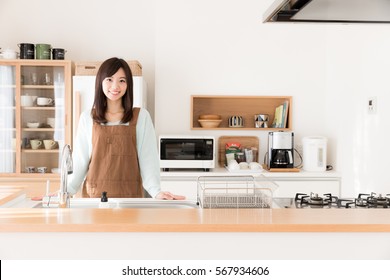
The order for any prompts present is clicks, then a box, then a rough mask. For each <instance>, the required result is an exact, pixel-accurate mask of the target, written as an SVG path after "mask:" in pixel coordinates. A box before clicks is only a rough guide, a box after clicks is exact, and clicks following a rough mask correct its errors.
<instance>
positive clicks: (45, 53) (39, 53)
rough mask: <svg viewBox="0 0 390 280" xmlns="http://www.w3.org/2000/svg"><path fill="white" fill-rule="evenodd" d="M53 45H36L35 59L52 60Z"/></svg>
mask: <svg viewBox="0 0 390 280" xmlns="http://www.w3.org/2000/svg"><path fill="white" fill-rule="evenodd" d="M50 50H51V45H49V44H36V45H35V57H36V59H50V58H51V52H50Z"/></svg>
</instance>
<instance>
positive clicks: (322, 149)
mask: <svg viewBox="0 0 390 280" xmlns="http://www.w3.org/2000/svg"><path fill="white" fill-rule="evenodd" d="M302 144H303V151H302V153H303V170H305V171H326V152H327V139H326V138H325V137H322V136H312V137H304V138H303V139H302Z"/></svg>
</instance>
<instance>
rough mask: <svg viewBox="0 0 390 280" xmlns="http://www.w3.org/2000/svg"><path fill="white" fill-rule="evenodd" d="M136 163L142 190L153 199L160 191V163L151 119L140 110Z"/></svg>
mask: <svg viewBox="0 0 390 280" xmlns="http://www.w3.org/2000/svg"><path fill="white" fill-rule="evenodd" d="M136 130H137V152H138V162H139V167H140V172H141V177H142V183H143V187H144V189H145V190H146V191H147V192H148V193H149V194H150V196H151V197H155V196H156V195H157V194H158V193H159V192H160V191H161V187H160V161H159V157H158V148H157V138H156V132H155V130H154V126H153V122H152V119H151V117H150V115H149V112H148V111H147V110H145V109H142V108H141V110H140V113H139V116H138V122H137V127H136Z"/></svg>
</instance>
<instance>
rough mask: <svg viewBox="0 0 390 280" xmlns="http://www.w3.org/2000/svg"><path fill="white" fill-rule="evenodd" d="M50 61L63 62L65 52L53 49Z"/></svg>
mask: <svg viewBox="0 0 390 280" xmlns="http://www.w3.org/2000/svg"><path fill="white" fill-rule="evenodd" d="M51 51H52V59H54V60H64V59H65V52H66V51H65V50H64V49H59V48H53V49H52V50H51Z"/></svg>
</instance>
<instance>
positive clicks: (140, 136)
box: [68, 108, 161, 197]
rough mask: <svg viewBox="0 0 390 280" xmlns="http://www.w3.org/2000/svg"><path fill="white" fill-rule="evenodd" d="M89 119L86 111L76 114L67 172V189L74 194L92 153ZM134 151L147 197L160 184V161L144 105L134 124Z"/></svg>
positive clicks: (149, 118) (153, 194) (89, 116)
mask: <svg viewBox="0 0 390 280" xmlns="http://www.w3.org/2000/svg"><path fill="white" fill-rule="evenodd" d="M92 127H93V121H92V117H91V115H90V111H86V112H83V113H82V114H81V116H80V120H79V125H78V128H77V134H76V139H75V143H74V148H73V174H71V175H69V180H68V192H69V193H70V194H71V195H73V194H76V193H77V192H78V191H79V190H80V189H81V187H82V184H83V182H84V179H85V177H86V174H87V172H88V166H89V162H90V159H91V155H92ZM136 134H137V153H138V161H139V167H140V173H141V177H142V182H143V187H144V189H145V190H146V191H147V192H148V193H149V195H150V196H151V197H155V196H156V195H157V194H158V193H159V192H160V190H161V187H160V162H159V158H158V149H157V138H156V133H155V130H154V126H153V122H152V119H151V117H150V115H149V112H148V111H147V110H146V109H142V108H141V110H140V113H139V116H138V121H137V126H136Z"/></svg>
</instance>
